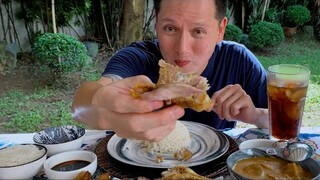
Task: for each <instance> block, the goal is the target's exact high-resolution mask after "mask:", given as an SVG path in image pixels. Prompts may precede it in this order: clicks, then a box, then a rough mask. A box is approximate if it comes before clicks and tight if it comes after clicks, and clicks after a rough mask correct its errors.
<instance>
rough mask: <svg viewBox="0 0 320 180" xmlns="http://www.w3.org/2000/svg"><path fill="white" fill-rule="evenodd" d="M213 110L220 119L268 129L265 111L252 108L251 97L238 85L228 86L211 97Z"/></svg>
mask: <svg viewBox="0 0 320 180" xmlns="http://www.w3.org/2000/svg"><path fill="white" fill-rule="evenodd" d="M211 99H212V101H213V108H212V110H213V111H214V112H215V113H217V115H218V116H219V118H220V119H226V120H240V121H242V122H245V123H249V124H255V125H256V126H257V127H261V128H267V127H268V114H267V110H265V109H258V108H256V107H255V106H254V104H253V102H252V99H251V97H250V96H249V95H248V94H247V93H246V92H245V91H244V90H243V89H242V87H241V86H240V85H239V84H235V85H228V86H226V87H224V88H222V89H221V90H219V91H217V92H215V93H214V94H213V96H212V98H211Z"/></svg>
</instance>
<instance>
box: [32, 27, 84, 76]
mask: <svg viewBox="0 0 320 180" xmlns="http://www.w3.org/2000/svg"><path fill="white" fill-rule="evenodd" d="M33 53H34V55H35V58H36V61H37V62H39V63H40V65H41V66H42V65H43V66H47V67H49V69H50V70H52V71H53V72H55V73H58V74H60V73H63V72H74V71H76V70H78V69H81V68H83V67H84V66H85V65H86V64H87V61H88V57H87V50H86V47H85V46H84V44H82V43H81V42H79V41H78V40H77V39H75V38H74V37H72V36H69V35H66V34H60V33H57V34H54V33H45V34H43V35H41V36H38V37H37V38H36V40H35V44H34V48H33Z"/></svg>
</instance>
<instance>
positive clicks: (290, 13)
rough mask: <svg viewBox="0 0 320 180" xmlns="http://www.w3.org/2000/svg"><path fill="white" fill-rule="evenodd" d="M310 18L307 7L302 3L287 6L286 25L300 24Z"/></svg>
mask: <svg viewBox="0 0 320 180" xmlns="http://www.w3.org/2000/svg"><path fill="white" fill-rule="evenodd" d="M310 18H311V15H310V11H309V10H308V8H306V7H304V6H302V5H293V6H289V7H288V9H287V11H286V13H285V25H286V26H288V27H295V26H302V25H304V24H305V23H306V22H308V21H309V20H310Z"/></svg>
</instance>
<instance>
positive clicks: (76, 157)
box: [43, 150, 97, 179]
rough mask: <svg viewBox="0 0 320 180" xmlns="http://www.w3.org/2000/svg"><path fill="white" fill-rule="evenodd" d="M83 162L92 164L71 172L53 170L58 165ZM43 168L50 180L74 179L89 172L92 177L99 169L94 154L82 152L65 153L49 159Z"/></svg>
mask: <svg viewBox="0 0 320 180" xmlns="http://www.w3.org/2000/svg"><path fill="white" fill-rule="evenodd" d="M81 160H82V161H88V162H89V163H90V164H88V165H87V166H85V167H83V168H80V169H76V170H71V171H56V170H53V169H52V168H53V167H55V166H56V165H58V164H61V163H64V162H68V161H81ZM43 168H44V172H45V174H46V175H47V177H48V178H49V179H74V178H75V177H76V176H77V175H78V174H79V173H80V172H81V171H89V172H90V173H91V175H93V174H94V173H95V172H96V169H97V156H96V155H95V154H94V153H93V152H89V151H81V150H78V151H68V152H63V153H59V154H56V155H54V156H51V157H49V158H48V159H47V160H46V161H45V162H44V165H43Z"/></svg>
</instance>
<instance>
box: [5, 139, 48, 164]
mask: <svg viewBox="0 0 320 180" xmlns="http://www.w3.org/2000/svg"><path fill="white" fill-rule="evenodd" d="M44 154H45V150H44V149H41V150H40V149H38V147H37V146H35V145H31V144H30V145H14V146H10V147H7V148H4V149H1V150H0V167H9V166H17V165H22V164H26V163H29V162H32V161H34V160H36V159H38V158H40V157H42V156H43V155H44Z"/></svg>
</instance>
